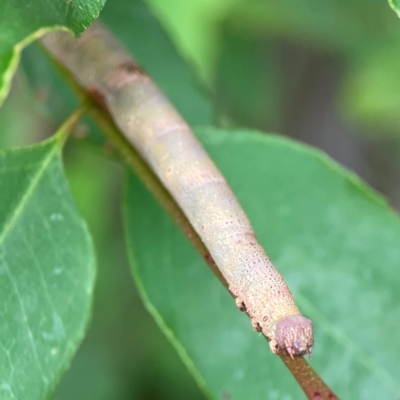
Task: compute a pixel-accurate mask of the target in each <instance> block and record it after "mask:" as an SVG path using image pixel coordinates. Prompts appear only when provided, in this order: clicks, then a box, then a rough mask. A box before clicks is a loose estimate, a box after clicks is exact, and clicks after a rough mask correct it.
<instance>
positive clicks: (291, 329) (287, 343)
mask: <svg viewBox="0 0 400 400" xmlns="http://www.w3.org/2000/svg"><path fill="white" fill-rule="evenodd" d="M313 344H314V335H313V326H312V322H311V320H309V319H308V318H305V317H303V316H302V315H291V316H289V317H285V318H282V319H281V320H280V321H278V322H277V324H276V327H275V339H274V340H273V341H271V342H270V345H273V346H275V351H273V352H274V353H276V352H277V349H284V350H286V352H287V353H288V354H289V356H290V357H291V358H292V359H294V356H304V355H305V354H308V355H309V357H310V358H311V349H312V346H313Z"/></svg>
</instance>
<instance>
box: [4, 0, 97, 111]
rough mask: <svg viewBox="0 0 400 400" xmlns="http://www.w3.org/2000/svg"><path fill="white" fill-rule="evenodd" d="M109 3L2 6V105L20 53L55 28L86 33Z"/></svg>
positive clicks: (44, 0)
mask: <svg viewBox="0 0 400 400" xmlns="http://www.w3.org/2000/svg"><path fill="white" fill-rule="evenodd" d="M104 3H105V0H90V1H87V0H68V1H65V0H31V1H2V2H1V3H0V16H1V17H0V18H1V23H0V105H1V103H2V102H3V100H4V98H5V97H6V96H7V93H8V91H9V88H10V84H11V78H12V76H13V74H14V72H15V70H16V68H17V65H18V62H19V59H20V53H21V51H22V49H23V48H24V47H26V46H27V45H28V44H29V43H31V42H32V41H33V40H35V39H37V38H39V37H40V36H42V35H43V34H44V33H46V32H48V31H50V30H53V29H69V30H71V31H72V32H73V33H75V34H76V35H79V34H80V33H82V32H83V31H84V30H85V29H86V28H87V27H88V26H89V25H90V24H91V23H92V22H93V21H94V20H95V19H96V18H97V17H98V15H99V13H100V10H101V9H102V8H103V5H104Z"/></svg>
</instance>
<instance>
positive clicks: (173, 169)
mask: <svg viewBox="0 0 400 400" xmlns="http://www.w3.org/2000/svg"><path fill="white" fill-rule="evenodd" d="M43 43H44V45H45V47H46V48H47V49H48V50H49V51H50V53H51V54H52V55H53V56H54V57H55V58H56V59H59V60H60V61H61V62H62V63H63V64H64V65H65V66H66V67H67V68H68V69H69V70H70V72H71V73H72V75H73V76H74V77H75V79H76V80H77V81H78V82H79V84H80V85H81V86H82V87H83V88H84V89H85V90H93V89H95V91H96V93H99V94H100V96H101V97H102V98H103V99H104V100H105V104H106V107H107V109H108V110H109V112H110V114H111V115H112V117H113V119H114V121H115V123H116V124H117V125H118V127H119V128H120V130H121V132H122V133H123V134H124V136H125V137H126V138H127V139H128V140H129V141H130V142H131V143H132V144H133V145H134V146H135V148H136V149H137V150H138V151H139V152H140V154H141V155H142V156H143V158H144V159H145V160H146V162H147V163H148V164H149V165H150V166H151V168H152V169H153V171H154V172H155V174H156V175H157V176H158V177H159V179H160V180H161V182H162V183H163V185H164V186H165V187H166V188H167V190H168V191H169V192H170V193H171V194H172V196H173V198H174V199H175V200H176V201H177V203H178V204H179V206H180V207H181V208H182V210H183V212H184V213H185V215H186V216H187V218H188V219H189V221H190V223H191V224H192V225H193V227H194V229H195V230H196V232H197V233H198V235H199V236H200V238H201V239H202V241H203V242H204V244H205V246H206V247H207V249H208V251H209V252H210V254H211V256H212V258H213V260H214V261H215V263H216V265H217V267H218V268H219V269H220V271H221V273H222V275H223V276H224V278H225V279H226V281H227V283H228V285H229V289H230V291H231V292H232V294H233V295H234V296H235V298H236V304H237V306H238V308H239V309H240V310H242V311H246V312H247V313H248V315H249V317H250V319H251V322H252V325H253V327H254V329H255V330H257V331H259V332H262V333H263V334H264V335H265V336H266V337H267V339H268V340H269V343H270V348H271V350H272V352H274V353H276V352H277V351H279V349H285V350H286V351H287V352H288V354H289V355H290V356H291V357H292V358H293V356H295V355H304V354H306V353H308V354H309V355H311V347H312V345H313V328H312V322H311V321H310V320H309V319H307V318H305V317H304V316H302V315H301V314H300V312H299V309H298V308H297V306H296V304H295V302H294V299H293V296H292V294H291V292H290V290H289V288H288V286H287V285H286V283H285V281H284V280H283V278H282V276H281V275H280V274H279V272H278V271H277V270H276V268H275V267H274V266H273V264H272V263H271V261H270V260H269V258H268V257H267V255H266V253H265V251H264V250H263V248H262V247H261V246H260V244H259V243H258V241H257V239H256V237H255V234H254V232H253V229H252V227H251V224H250V222H249V220H248V218H247V216H246V215H245V213H244V211H243V209H242V208H241V206H240V204H239V203H238V201H237V199H236V197H235V195H234V194H233V192H232V190H231V189H230V187H229V186H228V184H227V182H226V180H225V178H224V177H223V176H222V174H221V172H220V171H219V170H218V168H217V167H216V166H215V164H214V163H213V161H212V160H211V159H210V157H209V156H208V154H207V153H206V151H205V150H204V148H203V146H202V145H201V144H200V142H199V141H198V140H197V139H196V137H195V136H194V134H193V133H192V131H191V129H190V128H189V126H188V125H187V123H186V122H185V121H184V120H183V119H182V117H181V116H180V115H179V114H178V112H177V111H176V110H175V108H174V107H173V106H172V105H171V103H170V102H169V101H168V100H167V99H166V98H165V96H164V95H163V94H162V93H161V91H160V90H159V89H158V87H157V86H156V85H155V84H154V83H153V82H152V81H151V79H150V78H149V77H148V76H147V75H146V74H145V73H144V72H143V70H142V69H141V68H140V67H138V65H137V64H136V62H135V61H134V60H133V59H132V57H131V56H130V55H129V53H128V52H127V51H126V50H125V49H124V48H122V47H121V45H120V44H119V43H118V42H117V40H115V39H114V38H113V37H112V35H111V34H110V33H109V32H108V31H107V30H106V29H105V28H103V27H102V26H101V25H100V24H98V23H95V24H94V25H92V26H91V27H90V28H89V29H88V30H87V31H86V32H85V33H84V34H83V35H82V36H81V38H79V39H78V40H76V39H74V38H73V37H72V35H70V34H69V33H67V32H55V33H51V34H48V35H46V36H45V37H44V39H43Z"/></svg>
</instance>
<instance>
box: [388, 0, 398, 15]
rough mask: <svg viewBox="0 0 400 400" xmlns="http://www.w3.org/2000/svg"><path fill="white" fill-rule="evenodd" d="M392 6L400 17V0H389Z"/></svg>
mask: <svg viewBox="0 0 400 400" xmlns="http://www.w3.org/2000/svg"><path fill="white" fill-rule="evenodd" d="M389 5H390V7H392V8H393V10H394V11H395V13H396V14H397V15H398V16H399V17H400V0H389Z"/></svg>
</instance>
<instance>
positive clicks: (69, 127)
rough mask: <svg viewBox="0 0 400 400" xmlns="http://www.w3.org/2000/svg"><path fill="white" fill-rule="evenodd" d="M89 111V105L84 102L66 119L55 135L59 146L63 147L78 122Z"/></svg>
mask: <svg viewBox="0 0 400 400" xmlns="http://www.w3.org/2000/svg"><path fill="white" fill-rule="evenodd" d="M88 110H89V103H88V102H87V101H86V100H84V101H83V102H82V103H81V105H80V106H79V107H78V108H77V109H76V110H75V111H74V112H73V113H72V114H71V115H70V116H69V117H68V119H67V120H66V121H65V122H64V123H63V124H62V125H61V126H60V128H59V129H58V130H57V133H56V134H55V137H56V138H57V141H58V143H59V144H60V146H63V145H64V143H65V141H66V140H67V138H68V136H69V135H70V133H71V132H72V131H73V130H74V128H75V127H76V125H77V124H78V122H79V120H80V119H81V118H82V117H83V115H84V114H85V113H86V112H87V111H88Z"/></svg>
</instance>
